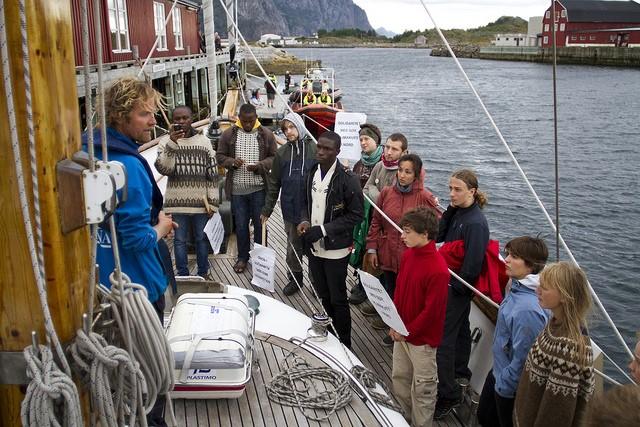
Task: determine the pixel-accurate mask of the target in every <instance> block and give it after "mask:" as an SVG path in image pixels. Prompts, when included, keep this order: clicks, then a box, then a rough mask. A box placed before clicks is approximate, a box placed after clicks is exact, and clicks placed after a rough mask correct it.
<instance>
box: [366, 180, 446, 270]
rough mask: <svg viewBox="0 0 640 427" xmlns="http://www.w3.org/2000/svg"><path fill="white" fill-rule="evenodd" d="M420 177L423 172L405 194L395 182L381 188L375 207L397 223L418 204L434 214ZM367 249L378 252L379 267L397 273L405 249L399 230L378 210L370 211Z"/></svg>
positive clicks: (433, 199)
mask: <svg viewBox="0 0 640 427" xmlns="http://www.w3.org/2000/svg"><path fill="white" fill-rule="evenodd" d="M423 180H424V171H422V173H421V174H420V178H419V179H416V180H415V181H414V182H413V185H412V187H411V191H409V192H408V193H401V192H400V190H399V189H398V187H397V186H396V184H395V183H394V184H393V185H390V186H388V187H385V188H383V189H382V192H381V193H380V197H379V198H378V203H377V205H378V207H379V208H380V209H382V211H383V212H384V213H385V214H386V215H387V216H388V217H389V218H391V219H392V220H393V222H395V223H396V224H400V220H401V219H402V215H404V214H405V213H406V212H408V211H410V210H411V209H413V208H416V207H418V206H426V207H430V208H432V209H433V210H434V211H435V212H436V213H437V212H438V211H437V210H436V206H437V205H438V204H437V202H436V198H435V196H434V195H433V194H431V192H430V191H429V190H425V188H424V183H423ZM396 182H397V180H396ZM369 249H375V250H376V252H377V253H378V265H379V266H380V269H382V270H387V271H393V272H394V273H397V272H398V269H399V268H400V260H401V259H402V253H403V252H404V250H405V249H407V247H406V246H405V244H404V243H403V242H402V240H401V239H400V233H399V232H398V230H396V229H395V227H394V226H393V225H391V224H390V223H389V221H387V220H386V219H385V218H383V217H382V215H381V214H380V212H378V211H377V210H374V212H373V218H372V219H371V226H370V227H369V234H368V235H367V250H369Z"/></svg>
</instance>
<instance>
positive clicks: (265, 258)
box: [249, 243, 276, 292]
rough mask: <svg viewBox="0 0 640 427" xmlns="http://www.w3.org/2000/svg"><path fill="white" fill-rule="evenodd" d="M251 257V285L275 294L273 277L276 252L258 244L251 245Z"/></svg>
mask: <svg viewBox="0 0 640 427" xmlns="http://www.w3.org/2000/svg"><path fill="white" fill-rule="evenodd" d="M249 254H250V255H251V269H252V272H253V277H252V279H251V284H252V285H255V286H258V287H261V288H262V289H266V290H268V291H269V292H275V291H276V289H275V284H274V280H273V279H274V275H275V271H276V251H274V250H273V249H271V248H267V247H266V246H262V245H260V244H258V243H255V244H254V245H253V249H252V250H251V251H250V252H249Z"/></svg>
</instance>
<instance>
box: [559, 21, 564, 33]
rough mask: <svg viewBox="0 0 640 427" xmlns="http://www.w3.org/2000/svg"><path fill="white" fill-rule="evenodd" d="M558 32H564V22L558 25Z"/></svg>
mask: <svg viewBox="0 0 640 427" xmlns="http://www.w3.org/2000/svg"><path fill="white" fill-rule="evenodd" d="M560 31H564V22H563V23H562V24H560Z"/></svg>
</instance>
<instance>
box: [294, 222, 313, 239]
mask: <svg viewBox="0 0 640 427" xmlns="http://www.w3.org/2000/svg"><path fill="white" fill-rule="evenodd" d="M309 227H311V224H309V222H307V221H304V222H301V223H300V224H298V227H297V230H298V236H302V235H303V234H304V233H306V232H307V230H308V229H309Z"/></svg>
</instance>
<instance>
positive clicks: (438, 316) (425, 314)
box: [389, 207, 449, 427]
mask: <svg viewBox="0 0 640 427" xmlns="http://www.w3.org/2000/svg"><path fill="white" fill-rule="evenodd" d="M400 227H402V237H401V238H402V240H403V242H404V244H405V245H406V246H407V248H408V249H407V250H406V251H405V252H404V254H403V255H402V261H401V263H400V270H399V272H398V278H397V282H396V291H395V295H394V301H393V302H394V303H395V305H396V308H397V309H398V314H399V315H400V318H401V319H402V321H403V322H404V324H405V325H406V327H407V330H408V331H409V335H408V336H406V337H405V336H403V335H400V334H399V333H398V332H397V331H395V330H393V329H391V330H389V335H390V336H391V338H392V339H393V341H394V346H393V372H392V379H393V390H394V392H395V395H396V398H397V399H398V401H399V402H400V405H401V406H402V409H403V410H404V413H405V416H406V418H407V421H408V422H410V423H411V425H412V426H421V427H423V426H431V425H432V422H433V421H432V420H433V412H434V410H435V404H436V392H437V385H438V369H437V365H436V349H437V347H438V346H439V345H440V341H441V340H442V333H443V330H444V317H445V310H446V306H447V294H448V286H449V270H448V268H447V263H446V262H445V261H444V258H442V256H441V255H440V254H439V253H438V251H437V249H436V245H435V240H434V238H435V236H437V234H438V218H437V217H436V215H435V214H434V213H433V211H432V210H431V209H427V208H423V207H421V208H416V209H414V210H411V211H409V212H407V213H406V214H405V215H404V216H403V217H402V220H401V221H400Z"/></svg>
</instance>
